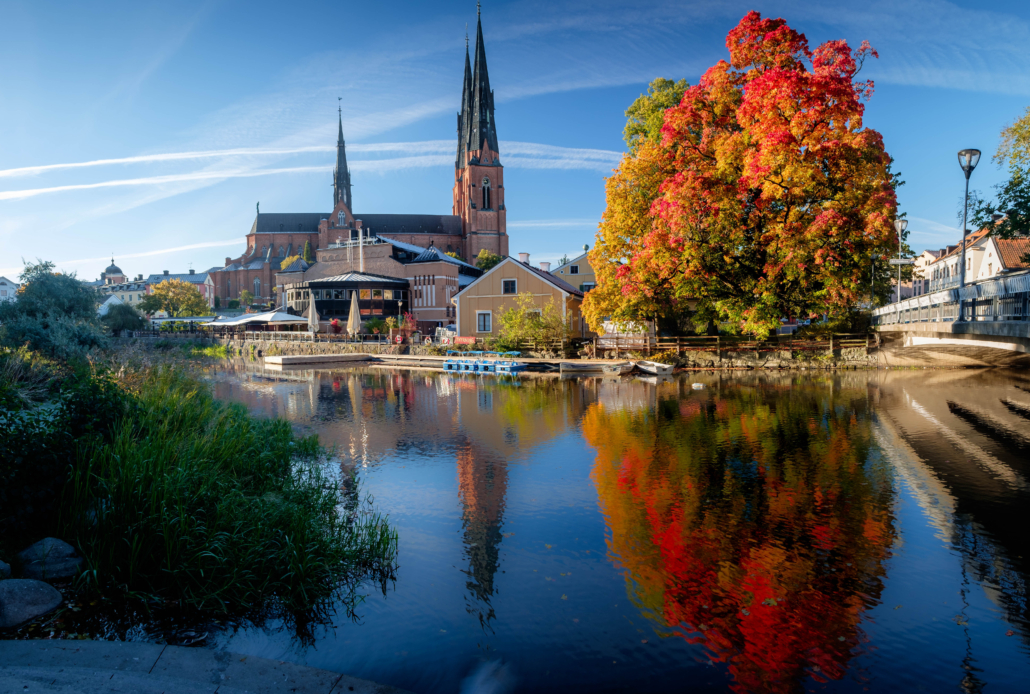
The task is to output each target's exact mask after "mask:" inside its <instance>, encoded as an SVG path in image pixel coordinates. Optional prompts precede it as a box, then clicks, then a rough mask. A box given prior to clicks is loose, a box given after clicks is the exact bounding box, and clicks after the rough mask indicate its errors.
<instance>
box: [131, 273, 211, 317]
mask: <svg viewBox="0 0 1030 694" xmlns="http://www.w3.org/2000/svg"><path fill="white" fill-rule="evenodd" d="M151 297H153V298H151ZM155 307H156V308H155ZM140 310H142V311H144V312H145V313H148V314H151V315H153V314H154V313H157V311H165V312H166V313H168V315H169V316H171V317H173V318H184V317H189V316H209V315H211V309H210V308H209V307H208V305H207V301H206V300H205V299H204V297H203V296H201V294H200V290H199V289H197V288H196V287H194V286H193V285H192V284H190V283H189V282H186V281H184V280H176V279H172V280H165V281H164V282H161V283H159V284H157V285H155V286H154V288H153V290H152V291H151V293H150V294H149V295H147V296H146V297H144V299H143V301H141V302H140Z"/></svg>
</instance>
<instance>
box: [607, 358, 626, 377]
mask: <svg viewBox="0 0 1030 694" xmlns="http://www.w3.org/2000/svg"><path fill="white" fill-rule="evenodd" d="M632 370H633V362H631V361H620V362H616V363H614V364H601V372H602V373H604V374H605V375H606V376H622V375H623V374H628V373H629V372H630V371H632Z"/></svg>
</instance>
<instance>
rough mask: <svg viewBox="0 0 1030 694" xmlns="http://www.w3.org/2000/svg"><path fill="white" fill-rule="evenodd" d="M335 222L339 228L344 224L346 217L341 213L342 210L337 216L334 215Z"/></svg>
mask: <svg viewBox="0 0 1030 694" xmlns="http://www.w3.org/2000/svg"><path fill="white" fill-rule="evenodd" d="M336 220H337V221H336V223H337V224H339V225H340V226H343V225H344V224H345V223H346V221H347V215H345V214H344V213H343V210H340V212H339V214H337V215H336Z"/></svg>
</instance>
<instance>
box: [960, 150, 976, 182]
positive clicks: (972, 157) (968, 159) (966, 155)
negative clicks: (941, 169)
mask: <svg viewBox="0 0 1030 694" xmlns="http://www.w3.org/2000/svg"><path fill="white" fill-rule="evenodd" d="M978 163H980V150H978V149H964V150H962V151H961V152H959V153H958V165H959V166H961V167H962V171H963V172H965V174H966V178H969V174H971V173H973V169H975V168H976V165H977V164H978Z"/></svg>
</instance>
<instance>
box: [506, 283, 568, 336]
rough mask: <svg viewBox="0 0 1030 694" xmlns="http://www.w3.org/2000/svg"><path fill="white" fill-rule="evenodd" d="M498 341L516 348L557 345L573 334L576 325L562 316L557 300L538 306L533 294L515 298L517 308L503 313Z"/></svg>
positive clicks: (524, 294) (552, 299)
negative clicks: (523, 345)
mask: <svg viewBox="0 0 1030 694" xmlns="http://www.w3.org/2000/svg"><path fill="white" fill-rule="evenodd" d="M497 324H498V326H500V330H499V331H498V338H499V339H500V341H501V343H502V344H504V345H508V346H510V347H512V348H514V347H516V346H517V345H519V344H520V343H525V342H555V341H560V340H565V339H568V338H569V337H570V336H571V335H572V322H571V320H569V319H568V318H567V317H565V316H562V314H561V311H560V310H559V308H558V305H557V304H556V303H555V301H554V297H551V299H550V300H549V301H548V302H547V303H546V304H544V306H543V307H538V306H537V305H536V303H535V301H534V299H533V295H532V294H530V293H529V292H523V293H521V294H519V295H518V296H516V297H515V305H514V306H512V307H510V308H507V309H505V310H503V311H501V313H500V315H499V316H498V319H497Z"/></svg>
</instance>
